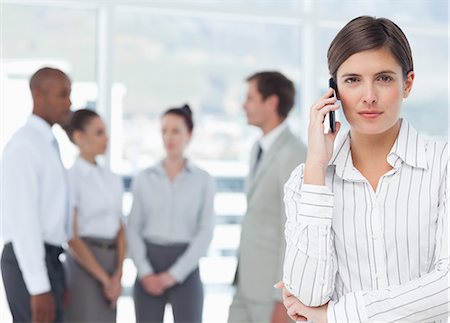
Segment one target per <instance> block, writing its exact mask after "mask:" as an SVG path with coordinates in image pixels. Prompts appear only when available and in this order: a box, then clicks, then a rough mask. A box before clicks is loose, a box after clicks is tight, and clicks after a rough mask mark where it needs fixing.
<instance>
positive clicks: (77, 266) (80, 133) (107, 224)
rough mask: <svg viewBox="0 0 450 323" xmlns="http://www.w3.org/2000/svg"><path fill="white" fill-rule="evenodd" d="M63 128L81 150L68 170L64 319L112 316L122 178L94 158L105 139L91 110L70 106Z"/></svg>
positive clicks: (121, 246) (120, 252)
mask: <svg viewBox="0 0 450 323" xmlns="http://www.w3.org/2000/svg"><path fill="white" fill-rule="evenodd" d="M65 130H66V132H67V134H68V136H69V138H70V140H71V141H72V142H73V143H74V144H75V145H76V146H77V147H78V148H79V151H80V153H79V156H78V158H77V159H76V161H75V164H74V165H73V167H72V168H71V169H70V170H69V186H70V193H71V201H72V212H73V217H72V238H71V240H70V241H69V250H68V252H67V260H66V262H65V269H66V274H67V284H68V287H69V291H70V299H69V302H68V305H67V308H66V315H65V320H66V321H70V322H115V321H116V302H117V299H118V297H119V296H120V294H121V290H122V289H121V283H120V280H121V277H122V262H123V259H124V256H125V249H126V243H125V233H124V225H123V223H122V194H123V185H122V180H121V178H120V177H119V176H118V175H116V174H114V173H112V172H111V171H109V170H107V169H105V168H103V167H101V166H99V165H98V164H97V162H96V157H97V156H98V155H102V154H104V153H105V151H106V149H107V142H108V137H107V134H106V127H105V124H104V123H103V121H102V119H101V118H100V116H99V115H98V114H97V113H96V112H94V111H92V110H88V109H81V110H77V111H75V112H74V113H73V115H72V117H71V119H70V122H69V123H68V125H67V126H65Z"/></svg>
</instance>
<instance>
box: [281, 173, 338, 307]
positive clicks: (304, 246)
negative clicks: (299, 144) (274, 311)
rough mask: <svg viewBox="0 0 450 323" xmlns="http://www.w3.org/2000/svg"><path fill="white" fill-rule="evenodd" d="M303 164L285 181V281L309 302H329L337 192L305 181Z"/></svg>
mask: <svg viewBox="0 0 450 323" xmlns="http://www.w3.org/2000/svg"><path fill="white" fill-rule="evenodd" d="M303 171H304V164H301V165H300V166H298V167H297V168H296V169H295V170H294V171H293V172H292V174H291V177H290V178H289V180H288V181H287V183H286V185H285V194H284V202H285V209H286V216H287V221H286V226H285V238H286V253H285V259H284V267H283V282H284V284H285V286H286V288H287V289H288V290H289V291H290V293H292V294H293V295H295V296H296V297H297V298H298V299H299V300H300V301H301V302H302V303H303V304H305V305H307V306H320V305H323V304H326V303H327V302H328V301H329V300H330V298H331V295H332V294H333V291H334V283H335V275H336V271H337V266H336V264H337V260H336V252H335V250H334V233H333V231H332V230H331V223H332V216H333V205H334V195H333V193H332V192H331V190H330V189H329V188H328V187H326V186H317V185H309V184H303Z"/></svg>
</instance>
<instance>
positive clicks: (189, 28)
mask: <svg viewBox="0 0 450 323" xmlns="http://www.w3.org/2000/svg"><path fill="white" fill-rule="evenodd" d="M115 14H116V16H115V30H114V53H115V61H114V68H115V77H114V79H115V82H121V83H122V84H123V86H124V88H125V93H126V94H125V96H124V102H123V122H124V132H123V140H124V142H123V155H122V158H123V162H124V163H123V165H122V166H123V167H124V170H126V171H132V172H134V171H135V170H136V168H142V167H144V166H147V165H148V164H149V163H151V162H154V161H155V159H157V158H160V157H161V156H162V154H163V152H162V146H161V140H160V116H161V113H162V112H163V111H164V110H166V109H167V108H169V107H174V106H180V105H182V104H184V103H189V104H190V105H191V108H192V109H193V110H194V116H195V121H196V128H195V133H194V138H193V142H192V145H191V148H190V154H191V156H193V157H194V158H195V159H202V160H228V161H243V160H246V158H247V156H248V149H249V146H250V144H251V142H252V141H253V140H252V139H254V136H252V135H254V134H255V129H252V128H251V127H248V126H246V120H245V115H244V113H243V110H242V103H243V101H244V96H245V91H246V88H247V85H246V84H245V78H246V77H247V76H249V75H250V74H251V73H254V72H255V71H260V70H264V69H270V70H275V69H278V70H281V71H283V72H284V73H286V74H287V75H288V76H289V77H290V78H292V79H293V80H294V81H295V82H296V83H297V84H298V83H299V75H300V73H301V71H300V57H301V55H302V54H301V46H300V44H301V34H300V27H299V26H291V25H285V24H275V23H273V24H272V23H269V24H267V23H263V22H253V21H246V20H245V19H244V20H239V21H230V20H227V19H226V18H221V19H214V16H213V15H212V14H210V15H209V16H207V17H202V18H197V17H195V18H192V17H180V16H177V15H174V14H172V15H171V14H169V13H168V14H164V15H161V14H153V13H152V11H151V10H148V11H146V10H139V11H137V10H136V9H130V8H119V9H118V10H117V11H116V13H115ZM297 108H298V105H297ZM294 114H295V113H293V115H294Z"/></svg>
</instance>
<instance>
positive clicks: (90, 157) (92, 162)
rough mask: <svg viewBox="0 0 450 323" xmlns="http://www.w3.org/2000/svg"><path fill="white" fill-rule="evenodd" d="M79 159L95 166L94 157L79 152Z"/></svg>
mask: <svg viewBox="0 0 450 323" xmlns="http://www.w3.org/2000/svg"><path fill="white" fill-rule="evenodd" d="M80 157H81V158H83V159H84V160H85V161H87V162H89V163H91V164H94V165H96V164H97V161H96V160H95V155H92V154H88V153H85V152H80Z"/></svg>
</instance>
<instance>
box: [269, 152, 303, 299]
mask: <svg viewBox="0 0 450 323" xmlns="http://www.w3.org/2000/svg"><path fill="white" fill-rule="evenodd" d="M302 160H304V156H303V153H302V152H298V151H297V152H293V153H291V154H290V155H289V156H288V158H286V160H285V161H284V163H283V167H282V168H281V172H280V174H279V177H278V180H279V192H280V193H279V194H280V214H279V230H280V231H279V232H280V239H279V241H278V242H277V243H278V250H279V251H278V255H279V260H278V262H277V264H276V265H277V268H276V276H275V277H274V279H273V281H274V282H277V281H279V280H280V279H282V277H283V263H284V255H285V253H286V240H285V239H284V235H283V232H284V228H285V224H286V208H285V205H284V203H283V195H284V185H285V183H286V181H287V180H288V179H289V176H290V174H291V173H292V171H293V169H295V167H296V166H298V165H299V164H300V162H301V161H302ZM274 297H275V301H276V302H283V290H282V289H274Z"/></svg>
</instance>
